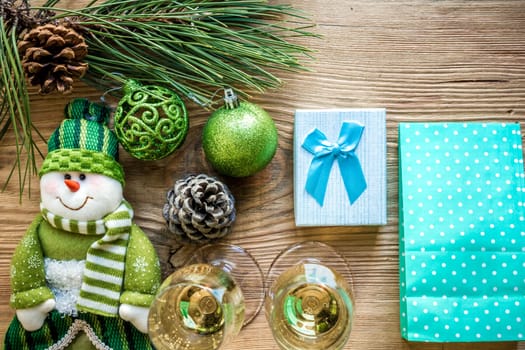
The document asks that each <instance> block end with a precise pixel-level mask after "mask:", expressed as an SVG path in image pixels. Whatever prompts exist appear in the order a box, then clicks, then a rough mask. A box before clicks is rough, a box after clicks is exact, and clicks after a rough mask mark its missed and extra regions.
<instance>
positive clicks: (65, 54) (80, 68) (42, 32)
mask: <svg viewBox="0 0 525 350" xmlns="http://www.w3.org/2000/svg"><path fill="white" fill-rule="evenodd" d="M87 49H88V46H87V44H86V43H85V41H84V38H83V37H82V35H80V34H79V33H77V32H76V31H75V30H74V29H72V28H67V27H65V26H63V25H55V24H52V23H48V24H45V25H41V26H38V27H36V28H34V29H32V30H30V31H29V33H27V34H25V35H24V36H23V38H22V40H20V41H19V43H18V52H19V53H20V55H21V57H22V67H23V68H24V72H25V73H26V75H27V77H28V78H29V82H30V84H31V85H34V86H37V85H39V86H40V93H43V94H47V93H50V92H53V91H55V90H58V91H59V92H63V93H67V92H71V90H72V85H73V79H74V78H81V77H83V76H84V74H85V73H86V71H87V69H88V65H87V63H83V62H82V60H83V59H84V58H85V57H86V55H87V53H88V50H87Z"/></svg>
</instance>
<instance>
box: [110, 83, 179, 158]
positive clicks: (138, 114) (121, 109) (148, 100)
mask: <svg viewBox="0 0 525 350" xmlns="http://www.w3.org/2000/svg"><path fill="white" fill-rule="evenodd" d="M114 122H115V125H114V128H115V134H116V135H117V138H118V140H119V142H120V144H121V145H122V147H123V148H124V149H125V150H126V151H127V152H128V153H129V154H131V155H132V156H133V157H135V158H138V159H142V160H158V159H162V158H165V157H167V156H169V155H170V154H172V153H173V152H175V150H177V149H178V148H179V147H180V146H181V145H182V143H183V142H184V140H185V138H186V135H187V134H188V129H189V121H188V114H187V111H186V107H185V105H184V103H183V102H182V100H181V99H180V97H179V96H178V95H177V94H176V93H174V92H173V91H171V90H169V89H166V88H163V87H161V86H156V85H146V86H143V85H141V84H140V83H139V82H137V81H135V80H130V81H128V82H127V83H126V84H125V86H124V96H123V97H122V98H121V100H120V101H119V103H118V105H117V108H116V110H115V114H114Z"/></svg>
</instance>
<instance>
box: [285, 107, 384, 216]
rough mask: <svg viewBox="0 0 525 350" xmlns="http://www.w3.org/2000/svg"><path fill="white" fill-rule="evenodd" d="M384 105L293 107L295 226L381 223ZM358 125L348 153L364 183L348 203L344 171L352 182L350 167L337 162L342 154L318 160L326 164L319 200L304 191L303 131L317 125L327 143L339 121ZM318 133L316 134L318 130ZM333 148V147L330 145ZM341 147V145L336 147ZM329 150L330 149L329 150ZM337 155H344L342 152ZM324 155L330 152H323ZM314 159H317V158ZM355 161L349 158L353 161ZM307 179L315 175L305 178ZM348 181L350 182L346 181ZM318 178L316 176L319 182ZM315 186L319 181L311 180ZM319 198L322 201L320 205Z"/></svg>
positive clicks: (308, 156) (307, 158)
mask: <svg viewBox="0 0 525 350" xmlns="http://www.w3.org/2000/svg"><path fill="white" fill-rule="evenodd" d="M385 119H386V110H385V109H384V108H367V109H320V110H297V111H296V113H295V123H294V210H295V224H296V225H297V226H359V225H385V224H386V222H387V210H386V198H387V182H386V125H385ZM345 123H346V125H348V124H349V123H350V124H351V125H354V126H358V125H361V126H362V127H364V128H363V129H362V134H361V138H360V139H358V140H359V141H358V144H357V146H356V147H355V149H354V150H353V154H352V155H351V157H353V158H354V159H355V157H357V160H358V163H359V165H360V167H361V170H362V175H364V179H365V181H366V188H365V189H364V191H362V192H361V193H360V194H359V196H358V197H357V199H354V200H353V203H351V201H350V198H349V194H348V193H347V187H345V183H344V181H343V177H344V175H346V176H349V177H350V180H351V181H347V186H348V187H349V188H350V190H351V189H352V186H356V187H358V185H357V184H355V182H356V181H354V178H355V176H356V173H357V172H356V171H355V167H354V169H350V168H347V167H346V166H343V167H344V168H345V169H343V172H344V174H343V173H341V169H340V166H339V159H338V157H341V156H342V155H341V154H339V152H338V151H337V152H335V153H338V155H336V156H334V157H332V160H333V161H330V160H328V159H324V160H323V161H324V162H329V163H330V164H328V165H327V164H326V163H325V164H323V166H325V167H327V166H330V167H331V168H330V170H329V176H328V181H327V183H326V192H325V194H324V196H321V197H323V198H322V200H316V199H315V198H314V197H313V196H312V195H311V194H310V193H308V192H307V190H306V188H305V186H306V183H307V179H308V175H309V170H310V167H311V164H312V160H313V159H314V157H315V156H314V154H313V153H311V152H310V151H308V150H307V149H306V148H305V147H303V143H304V141H305V138H306V137H307V135H309V134H310V133H311V132H312V131H313V130H315V129H317V131H316V132H317V134H318V135H319V133H318V132H321V133H322V134H324V136H326V141H327V142H328V143H331V144H334V145H337V143H338V140H339V139H340V134H341V128H342V126H343V124H345ZM322 134H321V135H322ZM336 147H337V146H336ZM342 148H343V147H341V149H342ZM335 153H334V154H335ZM343 157H346V156H344V155H343ZM326 158H330V157H326ZM318 159H320V158H319V157H318ZM354 161H355V160H354ZM311 181H312V183H313V182H316V181H317V180H311ZM352 181H353V182H354V183H352ZM321 182H322V181H321ZM317 186H323V184H322V183H317ZM320 202H322V205H321V204H320Z"/></svg>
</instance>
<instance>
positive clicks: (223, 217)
mask: <svg viewBox="0 0 525 350" xmlns="http://www.w3.org/2000/svg"><path fill="white" fill-rule="evenodd" d="M166 199H167V202H166V204H164V208H163V211H162V214H163V216H164V218H165V219H166V223H167V225H168V229H169V230H170V231H171V232H173V233H175V234H176V235H177V237H178V238H180V239H181V240H182V241H186V242H187V241H193V242H202V243H204V242H208V241H211V240H214V239H217V238H221V237H224V236H225V235H226V234H227V233H228V232H229V231H230V228H231V225H232V224H233V222H234V221H235V200H234V198H233V195H232V194H231V193H230V190H229V189H228V187H227V186H226V185H225V184H223V183H222V182H220V181H218V180H217V179H215V178H213V177H210V176H207V175H204V174H200V175H196V176H194V175H190V176H188V177H186V178H184V179H181V180H178V181H177V182H175V184H174V185H173V188H172V189H171V190H169V191H168V193H167V196H166Z"/></svg>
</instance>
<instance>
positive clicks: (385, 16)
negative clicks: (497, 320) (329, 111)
mask: <svg viewBox="0 0 525 350" xmlns="http://www.w3.org/2000/svg"><path fill="white" fill-rule="evenodd" d="M292 2H293V3H295V5H296V6H297V7H299V8H302V9H304V10H306V11H307V12H309V13H311V14H312V15H313V19H314V20H315V22H316V23H317V29H316V31H317V32H318V33H319V34H321V35H323V38H322V39H308V40H303V41H302V43H304V44H307V45H309V46H310V47H312V48H314V49H316V50H317V53H316V60H315V61H313V62H308V63H307V64H308V65H309V66H310V67H311V68H312V69H313V71H312V72H311V73H303V74H285V75H283V78H284V86H283V88H282V89H280V90H278V91H271V92H268V93H266V94H264V95H256V96H253V98H252V99H251V101H252V102H255V103H258V104H260V105H261V106H262V107H264V108H265V109H266V110H267V111H268V112H269V113H270V114H271V115H272V116H273V118H274V119H275V121H276V123H277V126H278V130H279V137H280V139H279V149H278V152H277V154H276V156H275V158H274V159H273V161H272V163H271V164H270V165H269V166H268V167H267V168H266V169H265V170H263V171H262V172H260V173H258V174H257V175H255V176H253V177H249V178H244V179H238V180H235V179H223V180H224V181H225V182H226V183H227V184H228V185H229V186H230V188H231V190H232V192H233V194H234V196H235V197H236V200H237V210H238V219H237V222H236V225H235V230H234V232H232V233H231V235H230V236H229V237H228V239H227V240H226V241H228V242H231V243H234V244H238V245H241V246H243V247H245V248H246V249H248V250H249V251H250V252H251V253H252V254H253V255H254V256H255V258H256V259H257V260H258V261H259V263H260V265H261V267H262V269H263V270H264V271H266V270H267V269H268V267H269V265H270V263H271V261H272V259H273V258H274V257H275V256H276V254H277V253H278V252H279V251H280V250H281V249H282V248H284V247H285V246H286V245H288V244H290V243H293V242H298V241H302V240H310V239H316V240H322V241H325V242H328V243H331V244H334V245H337V247H338V248H339V249H340V250H341V251H342V253H343V254H344V255H345V256H346V257H347V259H348V260H349V261H350V263H351V267H352V270H353V274H354V291H355V295H356V300H357V310H356V318H355V325H354V329H353V332H352V336H351V339H350V341H349V343H348V345H347V347H346V348H347V349H354V350H358V349H359V350H387V349H416V350H434V349H447V350H454V349H455V350H466V349H479V350H489V349H491V350H495V349H498V350H511V349H512V350H515V349H520V350H525V343H523V342H522V343H490V344H418V343H408V342H405V341H403V340H402V339H401V337H400V332H399V305H398V293H399V289H398V227H397V225H398V212H397V210H398V205H397V201H398V189H397V182H398V175H397V171H398V156H397V146H398V145H397V125H398V123H399V122H401V121H438V120H451V121H452V120H455V121H457V120H465V121H479V120H501V121H517V122H522V127H523V126H525V125H524V123H523V122H524V121H525V119H524V115H525V1H512V0H500V1H495V0H487V1H457V0H448V1H430V0H428V1H424V0H413V1H396V0H392V1H379V0H370V1H365V0H292ZM73 3H75V2H73V1H71V4H73ZM77 5H78V4H77V3H75V6H77ZM84 96H85V97H89V98H93V99H97V98H99V97H100V92H98V91H96V90H94V89H92V88H88V87H86V86H84V85H82V84H79V85H77V87H76V90H75V92H74V94H73V95H72V96H71V95H70V96H66V97H64V96H60V95H52V96H47V97H42V96H39V95H38V94H36V93H33V94H32V111H33V112H32V114H33V119H34V121H35V123H36V125H37V126H38V128H39V129H40V131H41V132H42V133H43V134H44V136H45V137H46V138H47V137H49V135H50V133H51V132H52V131H53V130H54V128H55V127H56V126H57V125H58V124H59V122H60V121H61V119H62V117H63V115H62V110H63V107H64V105H65V104H66V103H67V101H68V100H69V99H70V98H72V97H84ZM188 105H189V107H190V113H191V130H190V132H189V135H188V137H187V139H186V142H185V144H184V146H183V147H182V148H181V149H180V150H179V151H177V153H176V154H174V155H173V156H172V157H170V158H168V159H166V160H162V161H156V162H148V163H144V162H141V161H137V160H134V159H131V158H130V157H129V156H126V155H125V153H124V152H122V153H121V155H122V164H123V166H124V168H125V172H126V179H127V185H126V188H125V195H126V197H127V199H128V200H129V201H130V202H131V203H132V205H133V207H134V209H135V212H136V222H137V223H138V224H139V225H140V226H142V228H143V229H144V230H145V231H146V232H147V234H148V235H149V236H150V237H151V239H152V241H153V242H154V243H155V245H156V247H157V249H158V253H159V255H160V256H161V257H162V260H163V271H164V273H165V274H167V273H169V272H170V271H172V270H173V268H176V267H177V266H180V264H181V261H183V259H184V257H185V256H186V255H187V253H188V252H187V250H186V249H184V248H181V247H179V246H178V245H177V244H175V243H174V242H173V240H171V239H170V237H169V234H167V233H166V232H165V225H164V222H163V219H162V216H161V208H162V205H163V204H164V197H165V193H166V191H167V189H168V188H169V187H170V186H171V185H172V184H173V182H174V181H175V180H176V179H178V178H180V177H183V176H184V175H186V174H188V173H197V172H204V173H207V174H210V175H216V174H215V173H214V172H213V170H212V169H211V168H210V167H209V165H208V164H207V163H206V160H205V159H204V155H203V152H202V149H201V141H200V135H201V131H202V127H203V125H204V123H205V121H206V118H207V117H208V115H209V112H206V111H203V110H201V109H199V108H197V107H195V106H194V105H192V104H190V103H189V104H188ZM332 107H385V108H386V109H387V132H388V135H387V142H388V162H387V164H388V165H387V166H388V169H387V171H388V224H387V225H386V226H384V227H379V228H375V227H374V228H370V227H324V228H320V227H313V228H296V227H295V226H294V217H293V183H292V179H293V173H292V168H293V166H292V165H293V153H292V130H293V115H294V111H295V109H297V108H332ZM13 143H14V142H13V140H12V139H10V138H7V139H4V140H2V141H1V142H0V179H1V180H2V181H3V180H4V179H5V177H6V174H7V173H8V171H9V169H10V167H11V164H12V162H13V160H14V155H13V153H14V147H13ZM32 185H33V188H32V190H31V198H30V199H29V198H28V197H27V196H26V195H25V196H24V197H23V198H22V202H20V201H19V197H18V183H17V182H16V181H12V182H11V183H10V184H9V186H8V187H7V189H6V190H5V191H4V192H2V193H0V281H1V282H0V335H3V334H4V333H5V330H6V327H7V325H8V323H9V321H10V320H11V318H12V316H13V314H14V313H13V310H11V309H10V308H9V306H8V300H9V294H10V289H9V282H8V281H9V260H10V257H11V254H12V252H13V250H14V248H15V246H16V244H17V243H18V241H19V240H20V238H21V236H22V235H23V234H24V232H25V230H26V228H27V226H28V225H29V223H30V222H31V221H32V219H33V218H34V217H35V215H36V214H37V213H38V203H39V192H38V181H37V179H34V180H33V184H32ZM175 253H176V254H175ZM227 348H228V349H253V350H256V349H276V348H277V346H276V345H275V343H274V341H273V339H272V337H271V333H270V330H269V328H268V326H267V324H266V319H265V317H264V314H263V313H260V314H259V315H258V317H257V318H256V319H255V320H254V322H252V323H251V324H250V325H249V326H247V327H246V328H245V329H243V331H242V333H241V334H240V335H239V337H238V338H237V339H236V340H235V341H234V343H233V344H231V345H230V346H228V347H227Z"/></svg>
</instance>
